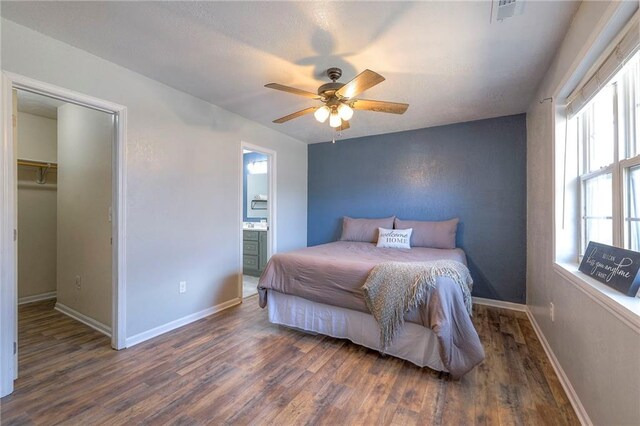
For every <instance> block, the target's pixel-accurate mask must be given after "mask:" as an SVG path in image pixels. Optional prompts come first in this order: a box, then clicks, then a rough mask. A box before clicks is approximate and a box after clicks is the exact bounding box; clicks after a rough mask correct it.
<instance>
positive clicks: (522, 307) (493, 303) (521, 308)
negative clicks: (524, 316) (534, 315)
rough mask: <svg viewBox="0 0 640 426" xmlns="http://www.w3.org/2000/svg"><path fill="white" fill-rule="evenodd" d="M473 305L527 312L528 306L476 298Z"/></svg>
mask: <svg viewBox="0 0 640 426" xmlns="http://www.w3.org/2000/svg"><path fill="white" fill-rule="evenodd" d="M473 303H476V304H478V305H485V306H493V307H494V308H502V309H510V310H512V311H518V312H526V311H527V305H523V304H521V303H513V302H504V301H502V300H494V299H485V298H484V297H474V298H473Z"/></svg>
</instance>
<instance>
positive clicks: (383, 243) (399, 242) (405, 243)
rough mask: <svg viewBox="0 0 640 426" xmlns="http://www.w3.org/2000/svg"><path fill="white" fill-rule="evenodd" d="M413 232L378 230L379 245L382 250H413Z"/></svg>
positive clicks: (406, 230) (411, 230)
mask: <svg viewBox="0 0 640 426" xmlns="http://www.w3.org/2000/svg"><path fill="white" fill-rule="evenodd" d="M411 232H413V229H411V228H409V229H385V228H378V245H377V247H382V248H404V249H409V248H411V244H410V241H411Z"/></svg>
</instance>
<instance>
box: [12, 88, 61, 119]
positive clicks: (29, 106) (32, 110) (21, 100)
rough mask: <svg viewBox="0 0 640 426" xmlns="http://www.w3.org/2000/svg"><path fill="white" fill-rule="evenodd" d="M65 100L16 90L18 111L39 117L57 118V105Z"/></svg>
mask: <svg viewBox="0 0 640 426" xmlns="http://www.w3.org/2000/svg"><path fill="white" fill-rule="evenodd" d="M64 104H65V102H63V101H60V100H58V99H53V98H50V97H48V96H43V95H38V94H36V93H31V92H26V91H24V90H18V111H20V112H26V113H29V114H33V115H39V116H40V117H46V118H52V119H54V120H57V119H58V107H59V106H61V105H64Z"/></svg>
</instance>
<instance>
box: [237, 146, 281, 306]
mask: <svg viewBox="0 0 640 426" xmlns="http://www.w3.org/2000/svg"><path fill="white" fill-rule="evenodd" d="M245 149H248V150H250V151H255V152H259V153H261V154H264V155H266V156H267V157H269V161H268V163H267V175H268V180H269V183H268V185H269V194H268V202H267V258H268V259H270V258H271V256H273V255H274V254H275V253H276V252H277V247H278V245H277V237H276V224H277V223H278V221H277V212H278V208H277V200H278V197H277V192H276V191H277V185H276V182H277V179H276V177H277V176H276V173H277V152H276V151H274V150H273V149H269V148H265V147H262V146H260V145H254V144H252V143H249V142H244V141H241V142H240V156H239V165H240V188H239V194H240V197H239V198H240V203H239V206H240V210H239V211H240V214H239V215H238V216H239V217H240V220H239V223H238V229H239V230H240V232H239V240H240V247H239V259H240V272H239V274H238V297H239V298H240V300H242V272H243V271H242V270H243V267H242V265H243V262H242V256H243V229H242V222H243V219H244V214H243V207H244V204H243V202H244V200H243V198H244V194H243V182H244V153H243V151H244V150H245Z"/></svg>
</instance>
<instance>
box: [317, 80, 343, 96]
mask: <svg viewBox="0 0 640 426" xmlns="http://www.w3.org/2000/svg"><path fill="white" fill-rule="evenodd" d="M342 86H344V83H336V82H332V83H325V84H323V85H322V86H320V87H318V95H320V96H322V97H324V98H327V99H329V98H331V97H332V96H333V95H334V94H335V93H336V92H337V91H338V90H340V88H342Z"/></svg>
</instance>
